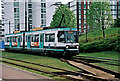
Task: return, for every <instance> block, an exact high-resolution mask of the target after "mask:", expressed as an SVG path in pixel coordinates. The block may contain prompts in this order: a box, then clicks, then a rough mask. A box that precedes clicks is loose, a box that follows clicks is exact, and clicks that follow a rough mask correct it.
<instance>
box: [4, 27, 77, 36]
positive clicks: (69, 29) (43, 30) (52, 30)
mask: <svg viewBox="0 0 120 81" xmlns="http://www.w3.org/2000/svg"><path fill="white" fill-rule="evenodd" d="M55 30H77V28H54V29H46V30H36V31H27V32H26V33H30V32H37V31H55ZM22 33H23V32H20V33H11V34H5V35H14V34H22Z"/></svg>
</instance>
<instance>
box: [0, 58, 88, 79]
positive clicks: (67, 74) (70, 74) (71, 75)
mask: <svg viewBox="0 0 120 81" xmlns="http://www.w3.org/2000/svg"><path fill="white" fill-rule="evenodd" d="M2 58H3V59H8V60H12V61H17V62H22V63H26V64H32V65H36V66H42V67H46V68H51V69H56V70H59V71H61V72H48V71H43V70H40V69H37V68H33V67H28V66H26V65H20V64H18V63H13V62H9V61H6V60H1V62H4V63H8V64H11V65H15V66H19V67H23V68H27V69H31V70H35V71H38V72H43V73H46V74H51V75H53V76H60V77H65V78H67V79H70V80H75V81H89V80H88V79H86V78H85V77H84V76H82V74H83V73H82V74H80V73H79V72H75V71H69V70H65V69H61V68H56V67H51V66H46V65H42V64H37V63H31V62H27V61H23V60H17V59H12V58H7V57H2Z"/></svg>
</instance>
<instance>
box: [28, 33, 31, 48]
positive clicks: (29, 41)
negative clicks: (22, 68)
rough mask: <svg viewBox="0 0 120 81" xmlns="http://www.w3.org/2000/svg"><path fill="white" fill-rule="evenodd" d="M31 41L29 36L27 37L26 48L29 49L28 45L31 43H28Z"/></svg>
mask: <svg viewBox="0 0 120 81" xmlns="http://www.w3.org/2000/svg"><path fill="white" fill-rule="evenodd" d="M30 39H31V35H28V36H27V48H30V45H31V43H30V41H31V40H30Z"/></svg>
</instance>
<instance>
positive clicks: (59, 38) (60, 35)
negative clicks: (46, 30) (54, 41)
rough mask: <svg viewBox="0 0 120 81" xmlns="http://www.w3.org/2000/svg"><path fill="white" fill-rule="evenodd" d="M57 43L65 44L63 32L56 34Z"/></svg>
mask: <svg viewBox="0 0 120 81" xmlns="http://www.w3.org/2000/svg"><path fill="white" fill-rule="evenodd" d="M58 42H65V35H64V32H63V31H59V32H58Z"/></svg>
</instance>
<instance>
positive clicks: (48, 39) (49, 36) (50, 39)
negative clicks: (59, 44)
mask: <svg viewBox="0 0 120 81" xmlns="http://www.w3.org/2000/svg"><path fill="white" fill-rule="evenodd" d="M45 42H55V34H45Z"/></svg>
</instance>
